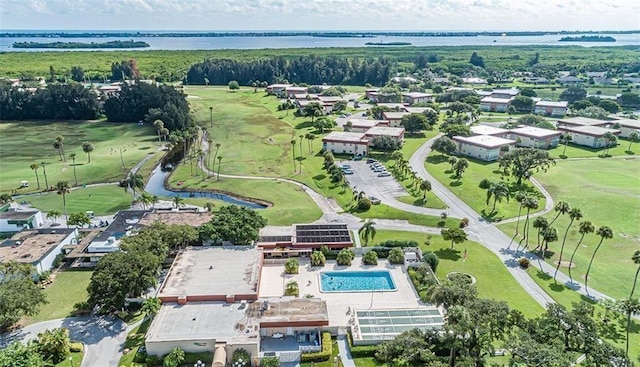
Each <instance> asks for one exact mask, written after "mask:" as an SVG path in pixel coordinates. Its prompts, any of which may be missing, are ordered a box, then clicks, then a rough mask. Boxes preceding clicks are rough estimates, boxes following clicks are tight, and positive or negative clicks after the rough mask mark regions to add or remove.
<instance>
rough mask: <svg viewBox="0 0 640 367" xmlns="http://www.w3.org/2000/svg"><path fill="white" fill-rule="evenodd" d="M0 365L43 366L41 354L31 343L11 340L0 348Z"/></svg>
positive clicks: (17, 366)
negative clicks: (26, 343) (4, 346)
mask: <svg viewBox="0 0 640 367" xmlns="http://www.w3.org/2000/svg"><path fill="white" fill-rule="evenodd" d="M0 366H2V367H44V366H45V363H44V361H43V360H42V356H40V354H38V352H37V351H36V350H35V348H34V347H33V345H25V344H22V343H20V342H17V341H16V342H13V343H11V344H9V346H7V347H6V348H3V349H0Z"/></svg>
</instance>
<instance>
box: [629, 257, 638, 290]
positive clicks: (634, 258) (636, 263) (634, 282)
mask: <svg viewBox="0 0 640 367" xmlns="http://www.w3.org/2000/svg"><path fill="white" fill-rule="evenodd" d="M631 260H632V261H633V263H634V264H635V265H638V269H636V275H635V277H634V278H633V287H631V294H629V299H632V298H633V293H634V292H635V290H636V284H637V283H638V274H640V250H636V252H634V253H633V256H631Z"/></svg>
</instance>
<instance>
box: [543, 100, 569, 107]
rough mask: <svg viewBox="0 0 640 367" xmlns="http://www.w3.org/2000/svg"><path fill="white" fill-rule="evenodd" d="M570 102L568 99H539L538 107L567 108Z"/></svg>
mask: <svg viewBox="0 0 640 367" xmlns="http://www.w3.org/2000/svg"><path fill="white" fill-rule="evenodd" d="M568 104H569V102H567V101H559V102H555V101H538V102H536V107H554V108H567V105H568Z"/></svg>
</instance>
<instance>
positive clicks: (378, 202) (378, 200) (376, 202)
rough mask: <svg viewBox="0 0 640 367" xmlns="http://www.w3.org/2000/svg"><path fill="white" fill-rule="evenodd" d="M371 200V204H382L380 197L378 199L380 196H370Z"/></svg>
mask: <svg viewBox="0 0 640 367" xmlns="http://www.w3.org/2000/svg"><path fill="white" fill-rule="evenodd" d="M369 200H371V204H373V205H378V204H380V199H378V198H377V197H375V196H369Z"/></svg>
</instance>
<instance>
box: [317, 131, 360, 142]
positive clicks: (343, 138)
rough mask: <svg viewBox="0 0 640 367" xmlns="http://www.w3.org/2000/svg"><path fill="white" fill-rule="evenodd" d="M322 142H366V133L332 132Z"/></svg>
mask: <svg viewBox="0 0 640 367" xmlns="http://www.w3.org/2000/svg"><path fill="white" fill-rule="evenodd" d="M322 141H338V142H344V143H361V142H366V141H367V140H366V139H365V133H355V132H346V131H332V132H330V133H329V134H327V136H325V137H324V138H322Z"/></svg>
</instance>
